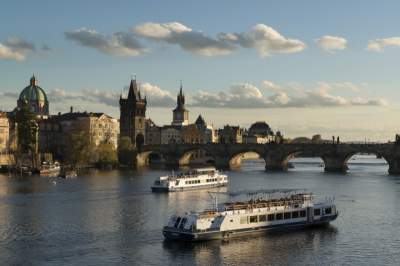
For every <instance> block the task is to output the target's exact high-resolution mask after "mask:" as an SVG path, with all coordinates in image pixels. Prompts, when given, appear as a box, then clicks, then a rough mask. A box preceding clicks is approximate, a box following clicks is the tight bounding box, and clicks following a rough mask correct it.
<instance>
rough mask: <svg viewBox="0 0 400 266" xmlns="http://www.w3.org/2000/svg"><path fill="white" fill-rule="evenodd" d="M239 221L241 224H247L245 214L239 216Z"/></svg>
mask: <svg viewBox="0 0 400 266" xmlns="http://www.w3.org/2000/svg"><path fill="white" fill-rule="evenodd" d="M240 223H241V224H247V216H242V217H240Z"/></svg>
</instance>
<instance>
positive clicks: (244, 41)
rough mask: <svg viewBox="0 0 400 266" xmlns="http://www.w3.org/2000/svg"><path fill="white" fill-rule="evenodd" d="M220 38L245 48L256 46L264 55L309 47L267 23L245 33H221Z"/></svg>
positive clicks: (287, 52)
mask: <svg viewBox="0 0 400 266" xmlns="http://www.w3.org/2000/svg"><path fill="white" fill-rule="evenodd" d="M219 38H220V39H221V40H225V41H228V42H231V43H235V44H238V45H240V46H241V47H243V48H255V49H257V51H258V52H259V53H260V55H261V56H262V57H266V56H269V55H272V54H278V53H281V54H289V53H297V52H300V51H303V50H304V49H305V48H306V47H307V46H306V44H305V43H303V42H302V41H300V40H297V39H290V38H287V37H285V36H283V35H281V34H280V33H279V32H278V31H276V30H275V29H273V28H271V27H269V26H267V25H265V24H257V25H255V26H254V27H253V28H252V29H251V30H250V31H248V32H244V33H220V34H219Z"/></svg>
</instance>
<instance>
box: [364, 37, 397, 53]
mask: <svg viewBox="0 0 400 266" xmlns="http://www.w3.org/2000/svg"><path fill="white" fill-rule="evenodd" d="M386 46H396V47H400V37H392V38H384V39H375V40H371V41H369V42H368V46H367V50H368V51H372V52H382V51H383V50H384V49H385V47H386Z"/></svg>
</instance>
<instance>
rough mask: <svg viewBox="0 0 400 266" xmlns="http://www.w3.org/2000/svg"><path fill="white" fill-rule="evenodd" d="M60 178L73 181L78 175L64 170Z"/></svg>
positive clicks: (72, 171)
mask: <svg viewBox="0 0 400 266" xmlns="http://www.w3.org/2000/svg"><path fill="white" fill-rule="evenodd" d="M60 177H62V178H65V179H74V178H77V177H78V174H77V173H76V171H74V170H65V171H62V173H61V174H60Z"/></svg>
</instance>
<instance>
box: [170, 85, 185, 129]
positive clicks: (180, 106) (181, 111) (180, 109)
mask: <svg viewBox="0 0 400 266" xmlns="http://www.w3.org/2000/svg"><path fill="white" fill-rule="evenodd" d="M172 125H173V126H187V125H189V111H188V110H187V109H186V108H185V95H184V94H183V92H182V84H181V88H180V90H179V94H178V96H177V97H176V108H175V109H174V110H173V118H172Z"/></svg>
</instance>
